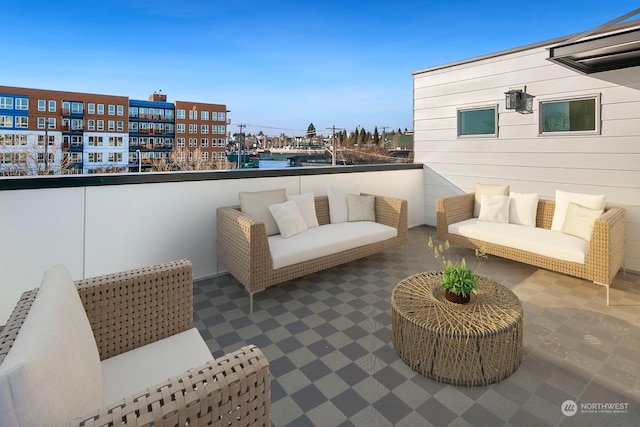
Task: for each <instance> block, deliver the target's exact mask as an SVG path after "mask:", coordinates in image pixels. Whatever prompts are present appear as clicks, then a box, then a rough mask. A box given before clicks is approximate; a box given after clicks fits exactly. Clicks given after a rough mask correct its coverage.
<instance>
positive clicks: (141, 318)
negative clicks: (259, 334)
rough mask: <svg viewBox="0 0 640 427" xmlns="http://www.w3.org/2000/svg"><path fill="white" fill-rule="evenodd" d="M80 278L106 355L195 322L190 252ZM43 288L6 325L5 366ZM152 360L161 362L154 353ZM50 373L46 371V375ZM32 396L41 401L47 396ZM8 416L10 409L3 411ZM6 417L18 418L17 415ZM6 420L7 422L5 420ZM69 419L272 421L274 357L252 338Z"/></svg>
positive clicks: (98, 422) (0, 351)
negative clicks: (266, 354)
mask: <svg viewBox="0 0 640 427" xmlns="http://www.w3.org/2000/svg"><path fill="white" fill-rule="evenodd" d="M75 284H76V287H77V290H78V293H79V296H80V300H81V301H82V304H83V305H84V309H85V311H86V315H87V317H88V320H89V324H90V328H91V329H92V331H93V335H94V337H95V341H96V344H97V347H98V353H99V356H100V360H104V359H107V358H111V357H113V356H116V355H120V354H123V353H125V352H128V351H130V350H133V349H136V348H139V347H142V346H144V345H146V344H150V343H153V342H155V341H157V340H160V339H163V338H166V337H171V336H173V335H175V334H178V333H181V332H184V331H187V330H188V329H191V328H192V326H193V290H192V286H193V285H192V267H191V263H190V262H189V261H187V260H180V261H175V262H169V263H165V264H160V265H156V266H152V267H147V268H141V269H136V270H131V271H127V272H122V273H116V274H110V275H105V276H100V277H95V278H90V279H86V280H79V281H76V282H75ZM37 293H38V289H34V290H33V291H29V292H26V293H25V294H23V296H22V298H21V299H20V301H19V302H18V304H17V306H16V308H15V309H14V311H13V313H12V314H11V316H10V318H9V320H8V322H7V324H6V325H5V327H4V328H3V330H2V331H1V332H0V367H1V366H2V363H3V362H4V360H5V358H6V357H7V355H8V354H9V352H10V350H11V348H12V345H13V344H14V342H15V341H16V338H17V337H18V336H19V334H20V329H21V327H22V326H23V324H24V323H25V319H26V318H27V315H28V313H29V310H30V308H31V307H32V305H33V303H34V301H35V299H36V295H37ZM80 311H81V310H80ZM205 345H206V344H205ZM7 360H8V359H7ZM149 363H150V364H153V363H154V362H153V360H149ZM51 369H55V366H51ZM132 374H133V373H132ZM47 379H48V378H42V381H47ZM60 393H61V394H62V393H65V390H60ZM3 396H4V397H3ZM6 396H7V395H6V394H5V395H3V394H2V392H0V399H6V398H7V397H6ZM0 403H3V402H0ZM5 403H6V402H5ZM3 404H4V403H3ZM33 404H34V405H41V402H34V403H33ZM11 415H13V414H11ZM4 417H5V414H3V415H2V416H0V418H4ZM16 418H19V417H16ZM5 421H6V422H8V423H9V424H8V425H13V424H12V422H11V420H7V419H5ZM0 424H1V425H5V424H4V421H2V420H0ZM69 424H70V425H77V426H107V425H130V426H137V425H154V426H177V425H190V426H197V425H214V426H215V425H218V426H222V425H224V426H265V425H270V373H269V365H268V362H267V360H266V359H265V357H264V355H263V354H262V352H261V351H260V350H259V349H258V348H256V347H255V346H251V345H250V346H245V347H242V348H241V349H239V350H238V351H235V352H233V353H230V354H227V355H225V356H223V357H220V358H218V359H215V360H214V359H213V358H212V360H210V361H209V362H207V363H206V364H204V365H201V366H194V367H193V369H190V370H189V371H188V372H184V374H182V375H179V376H175V377H172V378H169V379H167V380H166V381H164V382H161V383H159V384H156V385H151V384H149V387H148V388H147V389H146V390H141V391H140V392H139V393H136V394H134V395H131V396H123V397H122V399H121V400H119V401H116V402H113V403H112V404H109V405H108V406H105V407H102V408H95V411H93V412H89V413H87V414H85V415H84V416H82V417H80V418H76V419H73V420H69Z"/></svg>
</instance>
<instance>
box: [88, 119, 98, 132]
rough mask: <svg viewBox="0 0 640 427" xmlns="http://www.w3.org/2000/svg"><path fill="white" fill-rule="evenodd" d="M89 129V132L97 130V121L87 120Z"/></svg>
mask: <svg viewBox="0 0 640 427" xmlns="http://www.w3.org/2000/svg"><path fill="white" fill-rule="evenodd" d="M87 129H88V130H96V121H95V120H87Z"/></svg>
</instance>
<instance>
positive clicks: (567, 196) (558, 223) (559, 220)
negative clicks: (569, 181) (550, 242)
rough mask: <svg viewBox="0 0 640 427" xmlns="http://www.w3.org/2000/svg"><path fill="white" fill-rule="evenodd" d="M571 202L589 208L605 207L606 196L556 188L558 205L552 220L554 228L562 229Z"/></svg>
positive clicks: (552, 227)
mask: <svg viewBox="0 0 640 427" xmlns="http://www.w3.org/2000/svg"><path fill="white" fill-rule="evenodd" d="M570 202H573V203H575V204H577V205H580V206H584V207H585V208H589V209H604V203H605V196H604V195H593V194H582V193H569V192H567V191H560V190H556V200H555V204H556V207H555V210H554V211H553V219H552V220H551V229H552V230H555V231H562V226H563V225H564V220H565V217H566V216H567V207H568V206H569V203H570Z"/></svg>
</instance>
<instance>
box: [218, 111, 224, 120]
mask: <svg viewBox="0 0 640 427" xmlns="http://www.w3.org/2000/svg"><path fill="white" fill-rule="evenodd" d="M218 120H220V121H221V122H224V120H225V113H222V112H221V113H218Z"/></svg>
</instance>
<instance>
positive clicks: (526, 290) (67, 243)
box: [0, 163, 640, 426]
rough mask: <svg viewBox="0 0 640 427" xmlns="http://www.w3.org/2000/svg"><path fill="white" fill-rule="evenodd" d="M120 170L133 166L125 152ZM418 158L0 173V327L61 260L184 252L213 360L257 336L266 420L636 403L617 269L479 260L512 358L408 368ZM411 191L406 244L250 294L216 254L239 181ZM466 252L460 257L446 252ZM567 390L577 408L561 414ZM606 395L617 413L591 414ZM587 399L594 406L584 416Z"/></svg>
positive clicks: (429, 233) (495, 417)
mask: <svg viewBox="0 0 640 427" xmlns="http://www.w3.org/2000/svg"><path fill="white" fill-rule="evenodd" d="M130 166H137V163H135V164H133V165H131V164H130ZM426 175H427V173H426V171H425V169H424V168H423V166H422V165H418V164H394V165H371V166H338V167H318V168H291V169H284V170H231V171H219V172H190V173H161V174H141V175H128V176H127V175H100V176H91V177H87V176H82V177H68V178H57V177H49V178H43V179H42V180H40V179H37V180H36V179H29V178H20V179H15V180H14V179H9V180H0V205H1V206H11V207H12V208H11V209H3V210H2V211H1V212H0V224H4V225H7V224H11V226H10V227H5V228H4V229H3V230H4V231H3V237H4V239H6V240H5V241H10V242H12V244H11V245H2V248H1V249H0V259H1V260H2V265H3V267H2V270H3V274H2V277H0V286H1V287H0V293H1V295H2V298H0V300H1V301H2V303H1V304H2V305H1V306H0V309H1V310H2V311H1V313H0V314H1V317H2V319H0V324H2V323H3V321H4V320H5V319H6V317H7V316H8V314H9V312H8V311H9V310H10V308H11V307H13V305H14V304H15V302H16V301H17V300H18V298H19V296H20V294H21V292H23V291H25V290H27V289H32V288H35V287H37V286H38V284H39V282H40V280H41V278H42V273H43V272H44V271H45V270H47V269H48V268H50V267H51V266H53V265H56V264H63V265H65V266H66V267H67V268H68V269H69V271H70V272H71V274H72V275H73V276H74V278H76V279H78V278H82V277H92V276H96V275H101V274H106V273H110V272H117V271H124V270H128V269H131V268H136V267H143V266H148V265H152V264H156V263H161V262H165V261H171V260H175V259H181V258H186V259H189V260H191V262H192V263H193V273H194V291H193V293H194V295H193V296H194V299H193V304H194V325H195V326H196V327H197V328H198V329H199V331H200V333H201V335H202V336H203V337H204V339H205V340H206V341H207V344H208V346H209V348H210V350H211V352H212V354H213V356H214V357H219V356H221V355H223V354H225V353H228V352H230V351H233V350H236V349H238V348H239V347H240V346H242V345H245V344H255V345H257V346H258V347H259V348H261V350H262V351H263V352H264V354H265V355H266V357H267V359H268V360H269V362H270V369H271V402H272V406H271V420H272V424H273V425H274V426H302V425H318V426H336V425H406V426H419V425H420V426H421V425H434V426H446V425H484V426H493V425H522V426H531V425H549V426H552V425H553V426H555V425H578V424H580V425H585V426H586V425H617V426H631V425H634V424H635V423H636V422H637V417H638V414H639V412H640V396H639V392H640V364H639V362H638V352H639V348H640V334H639V332H638V331H639V328H640V320H639V319H638V302H639V301H640V295H639V293H640V292H639V290H638V289H639V286H640V277H639V276H637V275H635V274H631V273H627V274H623V272H619V273H618V275H617V276H616V278H615V280H614V282H613V285H612V287H611V305H610V306H607V305H606V303H605V289H604V288H603V287H601V286H598V285H596V284H593V283H591V282H589V281H585V280H581V279H577V278H574V277H570V276H567V275H564V274H560V273H555V272H551V271H547V270H543V269H539V268H536V267H533V266H530V265H526V264H522V263H519V262H515V261H509V260H506V259H502V258H498V257H493V256H490V257H489V259H488V260H487V262H486V263H485V264H484V265H483V266H482V274H483V275H485V276H489V277H491V278H493V279H494V280H496V281H499V282H500V283H502V284H503V285H504V286H506V287H507V288H509V289H510V290H512V291H513V292H514V293H515V294H516V295H517V296H518V297H519V299H520V300H521V302H522V305H523V309H524V348H523V360H522V363H521V365H520V366H519V368H518V369H517V370H516V371H515V373H513V374H512V375H511V376H510V377H508V378H506V379H504V380H503V381H501V382H498V383H496V384H492V385H489V386H479V387H460V386H452V385H449V384H444V383H440V382H436V381H434V380H432V379H428V378H425V377H423V376H422V375H420V374H418V373H416V372H414V371H413V370H411V369H410V368H409V367H408V366H407V365H406V364H405V363H404V362H403V361H402V360H401V359H400V357H399V356H398V354H397V353H396V351H395V349H394V347H393V344H392V325H391V316H390V312H391V306H390V297H391V291H392V289H393V288H394V286H395V285H396V284H397V283H398V282H399V281H401V280H402V279H404V278H406V277H407V276H410V275H412V274H415V273H418V272H422V271H429V270H437V269H438V268H439V264H438V262H437V261H436V260H434V259H433V256H432V254H431V252H430V251H429V249H428V248H427V240H428V239H429V237H432V238H434V239H435V228H434V227H432V226H428V225H424V224H425V222H426V220H425V219H426V218H429V217H430V216H432V215H434V213H432V212H431V210H432V208H431V206H433V205H434V201H432V200H428V196H426V194H427V192H426V191H425V189H426V188H427V186H428V185H431V184H428V180H427V179H426ZM343 183H349V184H357V185H358V186H359V188H360V191H362V192H365V193H372V194H382V195H389V196H394V197H399V198H402V199H405V200H407V201H408V207H409V209H408V216H409V227H410V229H409V243H408V245H407V247H406V248H400V249H390V250H387V251H384V252H381V253H379V254H377V255H372V256H369V257H366V258H363V259H360V260H358V261H353V262H349V263H346V264H343V265H341V266H338V267H333V268H329V269H326V270H323V271H320V272H318V273H313V274H309V275H307V276H304V277H301V278H299V279H295V280H290V281H288V282H285V283H281V284H279V285H276V286H273V287H270V288H268V289H267V290H265V291H263V292H260V293H258V294H256V295H255V297H254V301H255V307H254V313H253V314H249V296H248V294H247V293H246V292H245V290H244V288H243V287H242V285H241V284H240V283H239V282H238V280H236V279H235V278H234V277H232V276H230V275H229V274H227V273H226V270H225V267H224V265H220V264H219V263H218V262H217V254H216V244H215V240H216V218H215V217H216V209H217V208H218V207H221V206H229V205H236V204H238V192H240V191H259V190H266V189H274V188H286V190H287V193H290V194H302V193H307V192H313V193H314V194H318V195H323V194H326V189H327V186H328V185H340V184H343ZM455 253H456V254H458V255H459V256H461V257H467V259H471V258H473V252H472V251H470V250H466V249H458V250H456V252H455ZM565 401H576V402H578V405H580V403H587V404H589V405H591V406H588V407H585V408H587V409H585V412H584V413H581V412H580V411H581V409H578V413H577V414H576V415H574V416H567V415H565V414H563V412H562V405H563V403H564V402H565ZM604 403H619V404H620V405H619V406H618V408H624V411H626V412H624V411H620V412H619V413H613V412H606V411H600V412H598V411H596V410H595V409H594V408H596V409H597V408H598V406H597V405H598V404H604ZM589 408H591V409H594V411H593V412H592V413H589V412H586V411H588V410H591V409H589Z"/></svg>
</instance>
